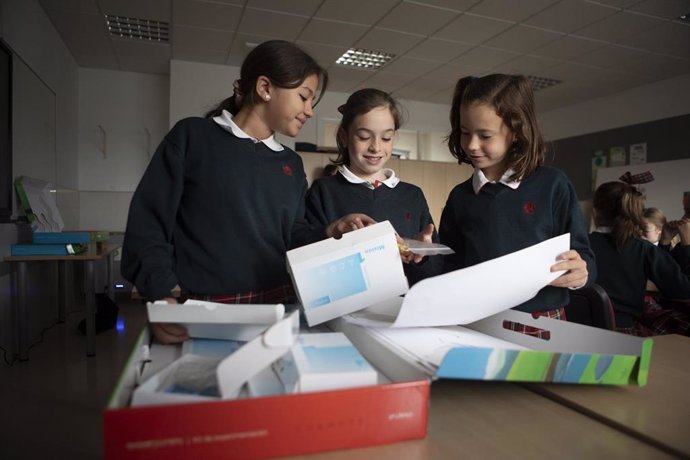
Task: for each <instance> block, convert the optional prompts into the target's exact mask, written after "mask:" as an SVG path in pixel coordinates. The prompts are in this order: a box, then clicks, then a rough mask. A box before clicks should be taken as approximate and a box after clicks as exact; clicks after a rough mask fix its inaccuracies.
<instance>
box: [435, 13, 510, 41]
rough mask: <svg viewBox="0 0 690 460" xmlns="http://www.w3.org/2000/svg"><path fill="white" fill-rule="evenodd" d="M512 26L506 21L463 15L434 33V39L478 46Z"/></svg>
mask: <svg viewBox="0 0 690 460" xmlns="http://www.w3.org/2000/svg"><path fill="white" fill-rule="evenodd" d="M512 25H513V24H512V23H510V22H506V21H497V20H493V19H488V18H483V17H479V16H472V15H469V14H463V15H461V16H460V17H459V18H457V19H455V20H454V21H453V22H451V23H450V24H448V25H447V26H446V27H444V28H443V29H441V30H440V31H438V32H437V33H435V34H434V37H435V38H446V39H449V40H458V41H462V42H468V43H476V44H480V43H483V42H485V41H486V40H488V39H489V38H491V37H494V36H496V35H498V34H500V33H501V32H503V31H504V30H506V29H508V28H510V27H511V26H512Z"/></svg>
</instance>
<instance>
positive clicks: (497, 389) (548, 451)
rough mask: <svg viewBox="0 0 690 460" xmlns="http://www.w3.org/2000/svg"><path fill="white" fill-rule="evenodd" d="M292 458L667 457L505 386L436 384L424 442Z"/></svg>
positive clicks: (522, 390) (561, 407)
mask: <svg viewBox="0 0 690 460" xmlns="http://www.w3.org/2000/svg"><path fill="white" fill-rule="evenodd" d="M586 389H587V390H594V388H591V387H588V388H586ZM292 458H293V459H297V458H299V459H304V460H316V459H355V458H356V459H358V460H369V459H371V460H379V459H391V460H401V459H445V458H447V459H457V458H481V459H493V458H526V459H532V458H578V459H579V458H582V459H586V458H596V459H599V458H606V459H615V458H620V459H626V460H630V459H638V458H639V459H650V458H654V459H657V458H660V459H663V458H673V456H672V455H670V454H668V453H665V452H663V451H661V450H659V449H657V448H656V447H654V446H650V445H648V444H646V443H644V442H643V441H641V440H639V439H636V438H635V437H632V436H629V435H628V434H626V433H623V432H621V431H619V430H617V429H615V428H613V427H610V426H607V425H605V424H603V423H601V422H599V421H597V420H594V419H592V418H591V417H588V416H587V415H585V414H582V413H580V412H578V411H575V410H572V409H570V408H568V407H566V406H564V405H562V404H559V403H557V402H554V401H552V400H550V399H548V398H545V397H543V396H541V395H539V394H536V393H534V392H532V391H529V390H527V389H525V388H523V387H521V386H519V385H516V384H513V383H507V382H470V381H457V380H456V381H448V380H443V381H437V382H434V383H432V385H431V401H430V412H429V425H428V435H427V437H426V438H425V439H422V440H418V441H406V442H400V443H396V444H389V445H385V446H377V447H369V448H362V449H350V450H343V451H335V452H324V453H320V454H315V455H309V456H302V457H292Z"/></svg>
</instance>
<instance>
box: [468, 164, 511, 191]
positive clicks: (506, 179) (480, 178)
mask: <svg viewBox="0 0 690 460" xmlns="http://www.w3.org/2000/svg"><path fill="white" fill-rule="evenodd" d="M513 174H515V171H514V170H513V169H512V168H508V170H507V171H506V172H504V173H503V175H502V176H501V179H500V180H499V181H498V182H499V183H500V184H503V185H507V186H508V187H510V188H512V189H513V190H515V189H516V188H518V187H519V186H520V181H519V180H514V181H511V180H510V176H512V175H513ZM495 183H496V181H493V180H489V179H487V178H486V176H485V175H484V173H483V172H482V170H481V169H479V168H475V170H474V174H472V188H473V189H474V193H475V195H476V194H478V193H479V191H480V190H481V189H482V187H484V186H485V185H486V184H495Z"/></svg>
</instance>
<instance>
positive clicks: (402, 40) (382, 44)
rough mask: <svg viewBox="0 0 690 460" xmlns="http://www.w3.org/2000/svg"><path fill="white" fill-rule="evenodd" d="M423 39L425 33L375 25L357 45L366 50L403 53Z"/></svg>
mask: <svg viewBox="0 0 690 460" xmlns="http://www.w3.org/2000/svg"><path fill="white" fill-rule="evenodd" d="M422 40H424V36H423V35H412V34H406V33H403V32H396V31H394V30H388V29H381V28H379V27H374V28H373V29H371V30H370V31H369V32H367V33H366V35H364V37H362V38H361V40H359V41H357V43H355V46H356V47H357V48H363V49H366V50H375V51H384V52H386V53H393V54H395V55H401V54H404V53H405V52H406V51H408V50H410V49H412V48H413V47H414V46H415V45H417V44H418V43H419V42H421V41H422Z"/></svg>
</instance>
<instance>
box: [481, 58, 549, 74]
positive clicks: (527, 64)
mask: <svg viewBox="0 0 690 460" xmlns="http://www.w3.org/2000/svg"><path fill="white" fill-rule="evenodd" d="M559 63H560V61H558V60H556V59H551V58H545V57H541V56H531V55H522V56H518V57H516V58H515V59H513V60H511V61H508V62H506V63H505V64H501V65H499V66H498V67H496V68H494V69H492V71H494V72H497V73H512V74H522V75H535V76H539V74H540V73H541V71H542V70H544V69H548V68H549V67H553V66H555V65H558V64H559Z"/></svg>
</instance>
